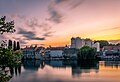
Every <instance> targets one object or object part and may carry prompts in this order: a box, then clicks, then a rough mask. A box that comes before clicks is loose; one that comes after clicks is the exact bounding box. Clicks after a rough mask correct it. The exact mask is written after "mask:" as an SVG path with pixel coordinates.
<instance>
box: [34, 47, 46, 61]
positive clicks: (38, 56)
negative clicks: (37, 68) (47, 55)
mask: <svg viewBox="0 0 120 82" xmlns="http://www.w3.org/2000/svg"><path fill="white" fill-rule="evenodd" d="M44 50H45V48H44V47H37V48H36V49H35V59H43V56H44Z"/></svg>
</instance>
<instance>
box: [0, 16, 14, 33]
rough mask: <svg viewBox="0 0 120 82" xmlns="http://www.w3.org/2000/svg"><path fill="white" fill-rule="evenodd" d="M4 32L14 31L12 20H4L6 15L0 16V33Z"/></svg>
mask: <svg viewBox="0 0 120 82" xmlns="http://www.w3.org/2000/svg"><path fill="white" fill-rule="evenodd" d="M5 32H7V33H8V32H10V33H13V32H15V29H14V21H10V22H6V16H3V17H1V18H0V34H3V33H5Z"/></svg>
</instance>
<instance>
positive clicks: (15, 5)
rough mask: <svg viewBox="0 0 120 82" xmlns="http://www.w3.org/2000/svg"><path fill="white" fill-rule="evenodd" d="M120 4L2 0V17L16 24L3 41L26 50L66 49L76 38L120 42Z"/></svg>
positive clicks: (84, 0) (79, 0) (104, 0)
mask: <svg viewBox="0 0 120 82" xmlns="http://www.w3.org/2000/svg"><path fill="white" fill-rule="evenodd" d="M119 3H120V0H109V1H107V0H97V1H96V0H36V1H34V0H30V1H28V0H26V1H24V0H20V1H19V0H11V1H9V0H6V1H5V0H1V1H0V17H1V16H6V17H7V20H8V21H11V20H14V21H15V29H16V32H15V33H13V34H6V33H5V34H3V35H2V36H0V39H12V40H18V41H20V43H21V45H22V46H26V45H31V44H41V45H44V46H49V45H51V46H62V45H66V44H70V39H71V38H72V37H77V36H78V37H81V38H90V39H92V40H108V41H109V42H113V43H116V42H120V33H119V30H120V24H119V21H120V10H119V8H120V5H119Z"/></svg>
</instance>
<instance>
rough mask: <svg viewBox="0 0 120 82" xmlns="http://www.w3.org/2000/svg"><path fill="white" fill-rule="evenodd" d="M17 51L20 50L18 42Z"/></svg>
mask: <svg viewBox="0 0 120 82" xmlns="http://www.w3.org/2000/svg"><path fill="white" fill-rule="evenodd" d="M17 50H20V43H19V42H17Z"/></svg>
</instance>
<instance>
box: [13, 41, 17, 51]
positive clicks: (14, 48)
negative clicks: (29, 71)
mask: <svg viewBox="0 0 120 82" xmlns="http://www.w3.org/2000/svg"><path fill="white" fill-rule="evenodd" d="M16 49H17V48H16V41H14V44H13V50H14V51H16Z"/></svg>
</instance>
